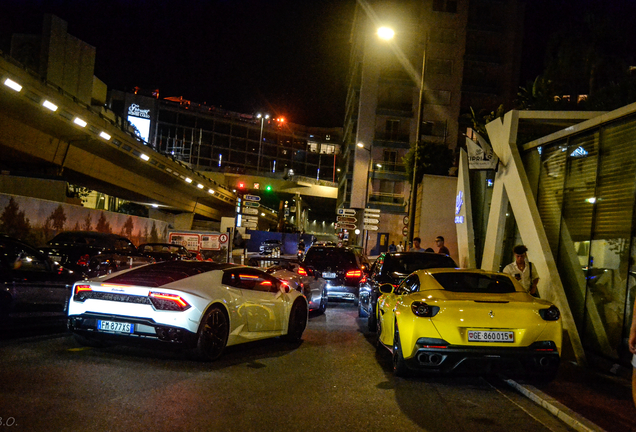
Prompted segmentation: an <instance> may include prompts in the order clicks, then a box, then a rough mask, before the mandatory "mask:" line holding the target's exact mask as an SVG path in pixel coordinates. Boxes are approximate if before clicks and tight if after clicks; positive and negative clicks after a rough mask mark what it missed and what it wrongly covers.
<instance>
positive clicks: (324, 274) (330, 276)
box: [322, 272, 336, 279]
mask: <svg viewBox="0 0 636 432" xmlns="http://www.w3.org/2000/svg"><path fill="white" fill-rule="evenodd" d="M322 277H323V278H324V279H335V278H336V274H335V273H329V272H327V273H323V274H322Z"/></svg>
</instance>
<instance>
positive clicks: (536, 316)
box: [376, 269, 562, 380]
mask: <svg viewBox="0 0 636 432" xmlns="http://www.w3.org/2000/svg"><path fill="white" fill-rule="evenodd" d="M380 292H381V293H382V295H381V297H380V298H379V299H378V307H377V312H376V313H377V315H378V316H377V318H378V342H379V343H378V345H379V346H382V345H383V346H385V347H387V348H388V349H389V350H390V351H391V352H392V354H393V370H394V372H395V374H396V375H397V376H405V375H407V374H408V373H409V372H410V371H414V370H418V371H425V372H434V373H448V372H458V373H460V372H470V373H474V372H480V373H494V372H498V373H499V372H501V373H508V374H510V375H519V374H522V375H524V376H527V377H531V378H539V379H542V380H551V379H553V378H554V376H555V375H556V372H557V369H558V367H559V362H560V353H561V338H562V323H561V316H560V315H561V314H560V312H559V309H558V308H557V307H556V306H555V305H553V304H552V303H550V302H548V301H546V300H541V299H538V298H535V297H532V296H531V295H529V294H527V293H526V292H525V290H524V289H523V287H522V286H521V285H520V284H519V283H518V282H517V281H516V280H514V279H513V278H511V277H510V276H508V275H507V274H504V273H495V272H487V271H483V270H475V269H470V270H465V269H432V270H418V271H416V272H414V273H412V274H411V275H409V276H408V277H407V278H406V279H404V281H403V282H402V283H401V284H400V285H399V286H398V287H397V288H394V287H393V285H390V284H386V285H382V286H380Z"/></svg>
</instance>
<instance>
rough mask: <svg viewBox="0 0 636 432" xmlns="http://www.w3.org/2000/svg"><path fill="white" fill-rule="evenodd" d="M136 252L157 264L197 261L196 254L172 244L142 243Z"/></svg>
mask: <svg viewBox="0 0 636 432" xmlns="http://www.w3.org/2000/svg"><path fill="white" fill-rule="evenodd" d="M137 250H138V251H139V252H140V253H142V254H143V255H146V256H149V257H152V258H154V259H155V260H156V261H157V262H159V261H178V260H190V259H197V253H196V252H190V251H189V250H187V249H186V248H185V246H181V245H178V244H172V243H144V244H141V245H139V247H138V248H137Z"/></svg>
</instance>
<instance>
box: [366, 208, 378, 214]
mask: <svg viewBox="0 0 636 432" xmlns="http://www.w3.org/2000/svg"><path fill="white" fill-rule="evenodd" d="M364 212H365V213H377V214H380V209H372V208H365V209H364Z"/></svg>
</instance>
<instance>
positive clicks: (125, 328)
mask: <svg viewBox="0 0 636 432" xmlns="http://www.w3.org/2000/svg"><path fill="white" fill-rule="evenodd" d="M97 329H98V330H101V331H109V332H115V333H133V331H134V329H135V326H134V325H133V324H131V323H122V322H116V321H102V320H98V321H97Z"/></svg>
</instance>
